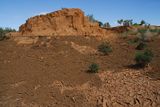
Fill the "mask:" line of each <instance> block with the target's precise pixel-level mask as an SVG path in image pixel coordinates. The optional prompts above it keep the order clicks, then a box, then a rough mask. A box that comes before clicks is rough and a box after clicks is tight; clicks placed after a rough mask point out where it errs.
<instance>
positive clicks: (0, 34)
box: [0, 27, 16, 40]
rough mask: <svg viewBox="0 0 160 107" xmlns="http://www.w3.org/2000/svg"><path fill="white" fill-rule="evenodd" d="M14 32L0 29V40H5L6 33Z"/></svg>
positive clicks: (8, 29)
mask: <svg viewBox="0 0 160 107" xmlns="http://www.w3.org/2000/svg"><path fill="white" fill-rule="evenodd" d="M15 31H16V30H15V29H11V28H2V27H0V40H4V39H5V38H6V34H7V33H9V32H15Z"/></svg>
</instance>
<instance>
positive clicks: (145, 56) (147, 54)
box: [135, 50, 153, 67]
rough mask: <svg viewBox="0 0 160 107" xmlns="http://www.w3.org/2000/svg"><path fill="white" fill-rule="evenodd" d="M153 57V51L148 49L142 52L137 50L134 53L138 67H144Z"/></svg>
mask: <svg viewBox="0 0 160 107" xmlns="http://www.w3.org/2000/svg"><path fill="white" fill-rule="evenodd" d="M152 58H153V53H152V52H151V51H150V50H145V51H144V52H137V53H136V55H135V61H136V64H137V65H139V66H140V67H144V66H145V65H147V64H148V63H149V62H151V60H152Z"/></svg>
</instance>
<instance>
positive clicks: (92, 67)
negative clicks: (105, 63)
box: [89, 63, 99, 73]
mask: <svg viewBox="0 0 160 107" xmlns="http://www.w3.org/2000/svg"><path fill="white" fill-rule="evenodd" d="M98 71H99V65H98V64H96V63H92V64H91V65H90V66H89V72H91V73H98Z"/></svg>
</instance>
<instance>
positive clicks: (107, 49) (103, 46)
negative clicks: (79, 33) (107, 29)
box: [98, 42, 112, 55]
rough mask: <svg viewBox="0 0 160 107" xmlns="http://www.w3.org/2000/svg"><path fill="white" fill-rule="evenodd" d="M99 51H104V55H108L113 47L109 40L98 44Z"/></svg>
mask: <svg viewBox="0 0 160 107" xmlns="http://www.w3.org/2000/svg"><path fill="white" fill-rule="evenodd" d="M98 51H99V52H102V53H103V54H104V55H108V54H109V53H110V52H112V48H111V45H110V44H109V43H108V42H103V43H102V44H101V45H99V46H98Z"/></svg>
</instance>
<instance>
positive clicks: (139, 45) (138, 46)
mask: <svg viewBox="0 0 160 107" xmlns="http://www.w3.org/2000/svg"><path fill="white" fill-rule="evenodd" d="M146 47H147V44H146V43H144V42H140V43H139V44H138V45H137V47H136V49H137V50H143V49H145V48H146Z"/></svg>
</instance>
